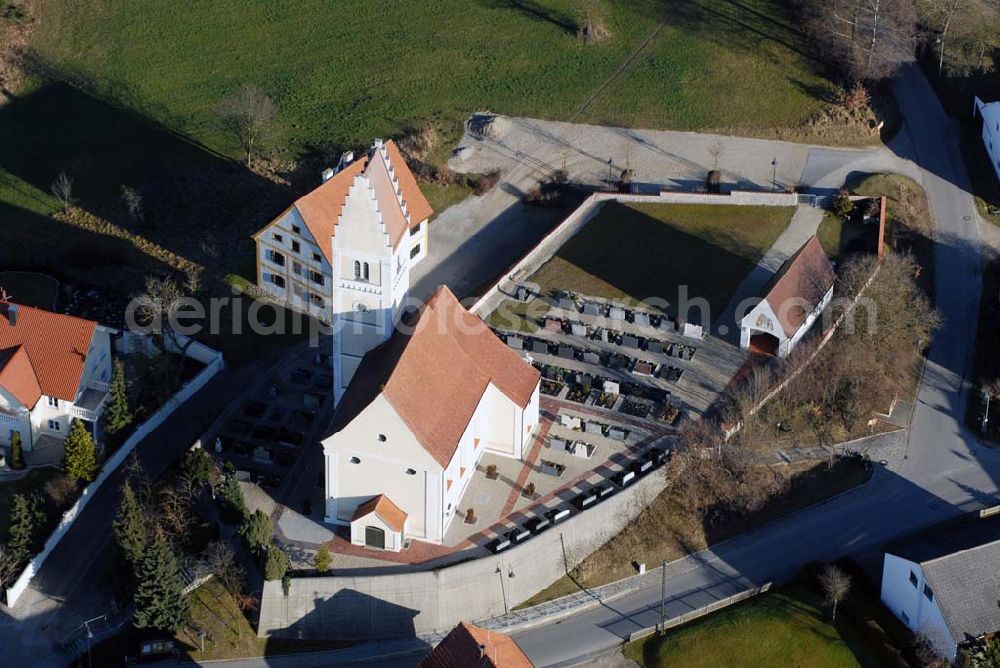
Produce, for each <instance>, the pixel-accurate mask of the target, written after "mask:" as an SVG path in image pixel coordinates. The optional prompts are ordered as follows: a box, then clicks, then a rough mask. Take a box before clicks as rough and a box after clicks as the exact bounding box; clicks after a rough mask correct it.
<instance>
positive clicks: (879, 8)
mask: <svg viewBox="0 0 1000 668" xmlns="http://www.w3.org/2000/svg"><path fill="white" fill-rule="evenodd" d="M797 5H798V8H799V11H800V13H801V14H802V22H803V23H804V24H805V25H806V27H807V30H808V31H809V32H810V33H811V36H812V37H813V39H814V41H815V43H816V47H817V48H818V50H819V51H820V53H821V54H822V55H824V56H825V58H826V60H827V61H828V62H830V64H831V65H834V66H836V67H837V68H839V69H840V70H841V71H842V73H843V74H844V75H845V76H847V77H849V78H850V79H854V80H858V79H876V78H881V77H884V76H887V75H890V74H892V72H893V71H894V70H895V69H896V67H898V66H899V65H900V64H901V63H902V62H905V61H907V60H910V59H911V58H912V57H913V53H914V47H915V45H916V40H915V36H916V25H917V16H916V11H915V9H914V7H913V0H798V2H797Z"/></svg>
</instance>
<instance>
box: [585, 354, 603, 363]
mask: <svg viewBox="0 0 1000 668" xmlns="http://www.w3.org/2000/svg"><path fill="white" fill-rule="evenodd" d="M583 361H584V362H587V363H588V364H600V363H601V356H600V355H599V354H598V353H595V352H586V353H584V354H583Z"/></svg>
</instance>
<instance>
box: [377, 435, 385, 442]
mask: <svg viewBox="0 0 1000 668" xmlns="http://www.w3.org/2000/svg"><path fill="white" fill-rule="evenodd" d="M378 442H379V443H385V434H379V435H378Z"/></svg>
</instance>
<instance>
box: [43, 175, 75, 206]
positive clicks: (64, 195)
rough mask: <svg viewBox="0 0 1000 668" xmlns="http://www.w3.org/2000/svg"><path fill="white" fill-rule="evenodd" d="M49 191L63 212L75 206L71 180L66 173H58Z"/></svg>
mask: <svg viewBox="0 0 1000 668" xmlns="http://www.w3.org/2000/svg"><path fill="white" fill-rule="evenodd" d="M49 190H50V192H51V193H52V196H53V197H55V198H56V199H57V200H59V203H60V204H62V208H63V211H68V210H69V209H71V208H73V206H74V205H75V204H76V198H75V197H74V196H73V178H72V177H71V176H70V175H69V174H67V173H66V172H59V175H58V176H57V177H56V180H55V181H53V182H52V185H51V186H50V187H49Z"/></svg>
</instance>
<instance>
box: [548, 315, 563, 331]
mask: <svg viewBox="0 0 1000 668" xmlns="http://www.w3.org/2000/svg"><path fill="white" fill-rule="evenodd" d="M545 331H546V332H556V333H559V332H562V320H557V319H555V318H546V319H545Z"/></svg>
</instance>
